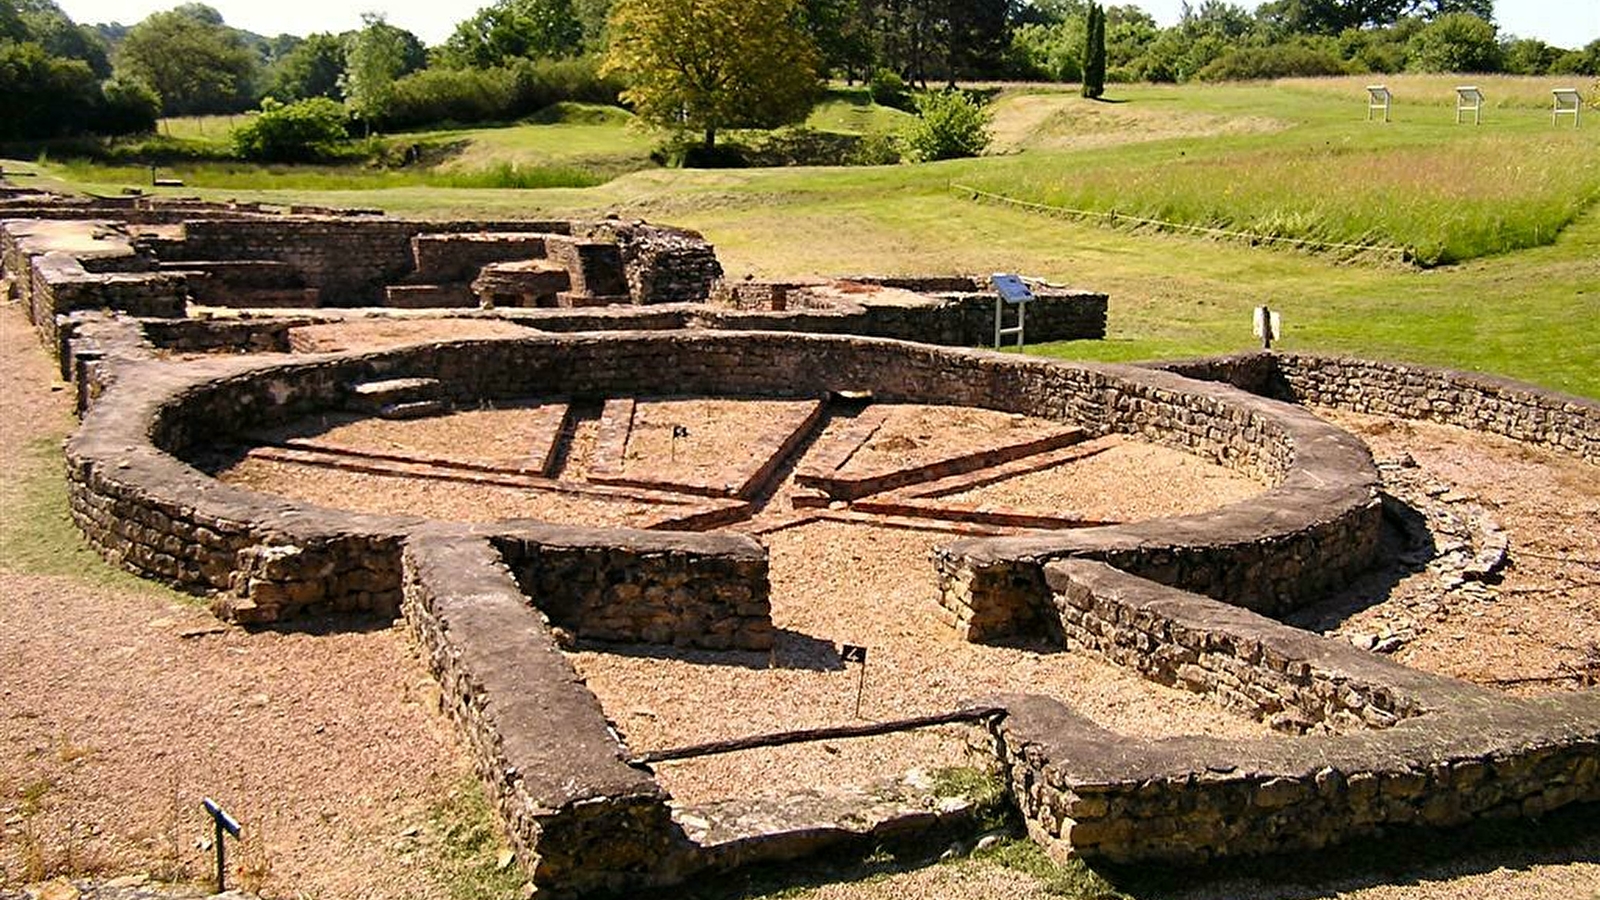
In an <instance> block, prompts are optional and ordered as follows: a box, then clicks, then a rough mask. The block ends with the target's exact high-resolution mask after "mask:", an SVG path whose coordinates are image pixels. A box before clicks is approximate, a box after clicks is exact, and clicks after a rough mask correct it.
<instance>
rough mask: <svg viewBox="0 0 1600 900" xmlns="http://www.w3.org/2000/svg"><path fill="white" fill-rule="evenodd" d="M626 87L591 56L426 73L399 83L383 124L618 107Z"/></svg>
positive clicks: (493, 119)
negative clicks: (578, 106) (579, 106)
mask: <svg viewBox="0 0 1600 900" xmlns="http://www.w3.org/2000/svg"><path fill="white" fill-rule="evenodd" d="M621 91H622V84H621V83H620V82H618V81H616V80H615V79H613V78H608V77H603V76H601V75H600V72H599V63H598V62H597V61H596V60H595V59H593V58H590V57H586V58H580V59H559V60H550V59H542V60H526V59H524V60H517V61H516V62H514V63H512V64H511V65H508V66H502V67H498V68H492V69H443V68H434V69H424V70H422V71H421V72H414V73H412V74H410V75H407V76H406V77H404V78H401V79H399V80H398V81H396V82H395V83H394V87H393V90H392V91H391V92H390V97H389V101H388V105H387V108H386V109H385V111H384V114H383V115H382V116H381V117H380V119H379V121H378V123H377V124H379V125H380V126H381V127H383V128H387V129H399V128H415V127H421V126H425V125H433V124H436V123H443V122H456V123H462V124H470V123H474V122H507V121H511V120H513V119H519V118H521V117H523V116H526V115H530V114H532V113H535V112H537V111H539V110H542V109H545V108H547V107H549V106H552V105H554V104H557V103H566V102H576V103H601V104H610V105H615V104H616V103H617V97H618V95H619V94H620V93H621Z"/></svg>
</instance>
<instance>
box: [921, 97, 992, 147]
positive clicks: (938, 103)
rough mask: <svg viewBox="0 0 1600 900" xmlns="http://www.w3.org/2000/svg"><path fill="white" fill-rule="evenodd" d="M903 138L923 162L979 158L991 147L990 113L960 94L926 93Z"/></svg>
mask: <svg viewBox="0 0 1600 900" xmlns="http://www.w3.org/2000/svg"><path fill="white" fill-rule="evenodd" d="M901 139H902V140H903V141H904V142H905V147H906V151H907V153H908V154H909V155H910V156H911V157H912V158H913V159H916V160H919V161H921V162H932V161H934V160H939V159H957V158H960V157H964V156H977V155H978V154H980V153H982V152H983V151H984V150H985V149H986V148H988V146H989V113H988V111H987V110H985V109H984V108H983V107H982V106H979V105H978V103H977V102H975V101H974V100H973V99H972V98H971V97H969V96H967V95H966V94H964V93H961V92H960V91H938V92H934V93H929V94H923V95H922V96H920V97H918V98H917V120H916V121H915V122H913V123H911V124H910V125H909V126H907V128H906V130H905V132H904V133H903V135H902V137H901Z"/></svg>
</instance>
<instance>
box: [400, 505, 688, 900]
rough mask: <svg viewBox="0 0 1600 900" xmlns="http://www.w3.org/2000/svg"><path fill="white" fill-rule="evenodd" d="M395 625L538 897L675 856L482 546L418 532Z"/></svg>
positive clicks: (612, 740) (505, 572)
mask: <svg viewBox="0 0 1600 900" xmlns="http://www.w3.org/2000/svg"><path fill="white" fill-rule="evenodd" d="M405 572H406V578H405V613H406V621H407V622H408V623H409V624H410V627H411V631H412V633H413V634H415V635H416V637H417V641H418V643H419V644H421V645H422V647H423V649H424V652H425V653H426V654H427V658H428V664H429V668H431V669H432V671H433V673H434V675H435V677H437V678H438V679H439V684H440V685H441V687H442V688H443V698H442V700H443V705H444V708H445V710H446V711H447V712H448V713H449V714H450V715H451V717H452V718H454V719H455V720H456V723H457V725H458V726H459V727H460V730H461V733H462V734H463V736H464V737H465V739H466V744H467V749H468V751H469V753H470V755H471V756H472V760H473V763H474V765H475V766H476V768H477V770H478V774H479V776H480V778H482V780H483V782H484V784H485V785H487V786H488V788H489V790H490V793H491V797H492V798H493V800H494V804H495V807H496V808H497V809H498V810H499V812H500V817H501V820H502V821H503V822H504V823H505V825H506V831H507V833H508V834H509V836H510V837H511V841H512V844H513V846H514V847H515V848H516V850H517V853H518V856H519V857H520V858H521V860H522V862H523V866H524V867H525V868H526V869H527V871H528V874H529V876H530V877H531V879H532V881H533V883H534V884H535V885H537V886H538V887H540V888H541V889H542V890H541V892H540V893H541V895H543V893H545V892H546V891H552V892H554V893H556V894H558V895H566V896H570V895H576V894H582V893H592V892H598V891H614V890H620V889H624V888H627V887H632V886H637V885H640V884H646V883H650V882H651V881H652V880H654V878H653V877H652V873H653V872H655V871H657V870H659V869H660V868H662V867H663V865H664V864H667V863H669V862H670V861H671V860H672V859H673V858H674V857H675V856H676V855H678V853H679V852H680V851H681V844H682V836H681V832H679V831H678V830H677V829H676V828H675V826H674V825H673V823H672V820H671V817H670V813H669V811H668V809H667V803H666V799H667V798H666V795H665V793H663V792H662V790H661V789H660V788H659V787H658V786H657V785H656V782H655V779H654V777H652V776H651V775H650V773H648V772H646V771H641V770H639V769H636V768H633V767H631V766H629V765H627V764H626V761H625V760H626V758H627V753H626V751H625V750H624V748H623V747H622V745H621V743H620V742H619V741H618V739H617V735H616V732H615V731H613V730H612V728H611V726H610V723H609V722H607V721H606V717H605V713H604V711H603V710H602V709H601V708H600V702H599V701H598V700H596V699H595V696H594V694H593V693H591V692H590V691H589V689H588V688H586V687H585V686H584V685H583V681H582V679H581V678H580V677H579V676H578V673H577V672H576V671H574V670H573V668H572V664H571V663H570V662H568V661H567V659H566V657H565V656H563V655H562V654H561V652H560V650H559V649H558V648H557V647H556V644H555V641H554V639H553V638H552V636H551V633H550V629H549V626H548V623H547V622H546V621H545V619H544V617H543V616H542V615H540V614H539V612H538V611H537V610H535V609H533V608H532V607H530V606H529V605H528V600H527V598H526V597H525V596H523V594H522V592H521V590H520V589H519V588H518V586H517V582H516V580H515V579H514V578H513V577H512V575H511V572H510V570H509V569H507V568H506V565H505V563H504V562H502V561H501V559H500V557H499V554H498V553H497V552H496V551H495V549H494V548H493V547H492V546H490V544H489V542H488V541H487V540H463V539H461V538H459V537H455V536H449V535H439V536H428V535H422V536H418V537H416V538H414V539H412V541H411V542H410V543H409V544H408V545H407V547H406V551H405Z"/></svg>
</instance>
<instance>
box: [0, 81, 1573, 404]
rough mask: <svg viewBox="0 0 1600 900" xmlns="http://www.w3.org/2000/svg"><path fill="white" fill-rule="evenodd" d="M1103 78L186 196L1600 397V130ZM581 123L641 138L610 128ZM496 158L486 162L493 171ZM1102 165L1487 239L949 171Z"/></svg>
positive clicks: (1226, 201)
mask: <svg viewBox="0 0 1600 900" xmlns="http://www.w3.org/2000/svg"><path fill="white" fill-rule="evenodd" d="M1402 84H1403V83H1402ZM1399 89H1400V87H1397V90H1399ZM1528 90H1531V89H1528ZM1112 94H1113V99H1117V100H1123V101H1126V102H1123V103H1116V104H1091V103H1088V102H1087V101H1082V100H1081V99H1079V98H1077V97H1075V96H1073V95H1071V94H1068V93H1065V92H1062V91H1050V90H1040V89H1021V90H1010V91H1007V92H1005V93H1003V94H1002V95H1001V97H1000V98H999V100H998V101H997V104H996V112H997V116H996V119H997V123H996V124H997V129H998V128H999V126H1000V125H1002V124H1005V127H1007V128H1009V129H1010V131H1009V133H1010V134H1011V135H1012V138H1013V140H1014V142H1015V146H1014V147H1013V152H1010V153H1007V154H1005V155H1000V156H994V157H987V158H983V159H978V160H964V161H956V162H950V163H939V164H932V165H918V166H910V165H903V166H889V167H879V168H857V169H814V168H813V169H783V170H735V171H726V170H725V171H684V170H662V169H653V170H646V171H636V172H633V173H630V174H625V175H622V176H621V177H618V178H615V179H613V180H611V181H608V182H606V183H605V184H601V185H597V186H594V187H588V188H552V189H544V190H503V189H487V188H470V187H458V188H446V187H427V186H419V185H405V186H396V187H392V188H385V189H381V190H365V189H364V190H318V189H315V188H314V187H308V186H302V185H299V184H296V183H294V182H293V181H286V182H285V183H284V184H283V187H282V188H279V189H272V190H246V189H243V188H239V189H227V190H222V189H210V190H185V191H182V192H181V193H187V194H202V195H204V196H209V197H212V198H217V199H226V198H229V197H237V198H239V199H254V200H262V201H267V202H280V203H287V202H295V203H312V204H324V205H351V206H377V207H381V208H384V209H387V210H389V211H391V212H393V213H396V214H403V215H418V216H431V217H440V218H443V217H474V216H484V217H488V216H494V217H502V216H507V217H510V216H526V217H541V216H549V215H592V214H604V213H613V212H614V213H618V214H621V215H625V216H636V217H641V218H649V219H653V220H656V221H661V222H666V223H672V224H681V225H686V226H688V227H692V228H697V229H700V230H701V231H703V232H704V233H705V234H706V235H707V236H708V237H709V238H710V239H711V240H712V241H713V242H714V243H715V244H716V245H717V248H718V252H719V254H720V256H721V258H722V260H723V262H724V265H725V267H726V268H727V271H728V273H729V274H730V275H731V276H733V277H743V276H744V275H745V274H753V275H756V276H758V277H779V276H781V277H804V276H828V275H840V274H861V273H883V274H893V273H917V272H927V273H949V272H962V273H984V272H991V271H996V270H1008V271H1021V272H1024V273H1027V274H1032V275H1039V276H1043V277H1046V278H1050V279H1052V280H1055V281H1060V282H1066V283H1069V284H1073V285H1077V286H1081V287H1086V288H1093V289H1098V290H1103V291H1106V292H1107V293H1109V294H1110V295H1111V317H1110V318H1111V328H1110V334H1109V335H1108V338H1107V340H1105V341H1092V342H1073V343H1069V344H1059V345H1049V346H1045V347H1040V348H1036V349H1037V352H1042V353H1048V354H1051V355H1057V356H1062V357H1070V358H1079V359H1097V360H1132V359H1144V358H1151V357H1172V356H1185V355H1194V354H1201V353H1215V352H1225V351H1235V350H1241V349H1248V348H1249V347H1250V346H1251V345H1252V339H1251V337H1250V310H1251V308H1252V307H1254V306H1256V305H1259V304H1262V303H1266V304H1269V305H1271V306H1272V307H1273V308H1274V309H1278V310H1281V311H1282V312H1283V316H1284V325H1285V335H1284V339H1283V341H1282V343H1281V346H1282V347H1283V348H1284V349H1287V350H1304V351H1315V352H1331V353H1349V354H1355V355H1362V356H1368V357H1375V358H1387V359H1395V360H1404V361H1414V362H1421V363H1428V364H1433V365H1445V366H1454V367H1458V368H1463V369H1472V370H1480V371H1485V372H1493V373H1499V374H1503V375H1508V376H1511V377H1515V378H1522V379H1526V380H1529V381H1533V382H1536V383H1539V384H1543V385H1546V386H1548V387H1552V388H1556V389H1560V390H1564V391H1568V392H1571V393H1575V394H1581V395H1585V396H1590V397H1600V338H1597V337H1596V335H1600V212H1597V211H1596V209H1595V206H1596V201H1597V200H1600V130H1597V129H1594V128H1585V129H1581V130H1578V131H1576V132H1574V131H1573V130H1572V129H1570V127H1568V128H1567V129H1566V130H1558V129H1552V128H1551V127H1550V126H1549V119H1548V114H1547V113H1545V112H1544V111H1543V110H1540V109H1534V108H1532V107H1513V108H1509V109H1507V110H1505V111H1504V112H1503V113H1497V116H1500V115H1503V116H1504V117H1505V121H1503V122H1500V123H1498V124H1493V125H1491V122H1492V121H1493V119H1490V120H1486V123H1485V125H1484V126H1481V127H1477V128H1474V127H1472V126H1459V127H1458V126H1455V125H1454V124H1453V112H1452V111H1451V109H1450V108H1448V107H1439V108H1436V109H1433V110H1432V112H1431V115H1433V116H1434V118H1436V119H1438V120H1439V121H1431V120H1430V121H1418V122H1415V123H1410V124H1408V123H1405V122H1396V123H1393V124H1391V125H1388V126H1384V125H1380V124H1375V123H1368V122H1366V121H1365V118H1364V115H1365V106H1364V102H1365V101H1364V99H1363V97H1361V96H1355V97H1346V96H1344V95H1343V93H1339V90H1338V88H1337V87H1336V86H1329V85H1320V84H1318V85H1313V86H1311V87H1306V86H1302V85H1300V84H1299V83H1296V84H1294V85H1290V86H1279V87H1274V86H1183V87H1151V86H1137V87H1117V88H1115V89H1114V90H1113V92H1112ZM839 102H840V103H841V104H842V105H848V102H847V100H840V101H839ZM1108 109H1109V110H1114V111H1113V112H1110V113H1106V110H1108ZM835 112H836V113H838V114H840V115H849V113H848V112H847V111H845V110H843V109H842V108H841V109H839V110H835ZM830 115H831V113H830ZM1419 117H1420V116H1419ZM1003 118H1004V119H1005V122H1004V123H1002V121H1001V120H1002V119H1003ZM1026 121H1032V122H1033V123H1034V124H1033V125H1032V126H1031V128H1032V131H1029V130H1028V126H1026ZM562 127H564V128H566V127H575V126H562ZM584 127H601V128H614V129H615V132H616V134H617V135H619V139H625V140H635V141H637V140H641V138H639V137H638V136H637V135H636V133H630V132H627V130H626V128H625V127H624V126H622V125H621V124H616V123H614V124H602V125H598V126H593V125H585V126H584ZM518 130H519V129H505V130H485V131H486V132H487V131H496V132H497V133H496V134H495V135H494V136H492V137H486V138H481V139H482V140H503V141H506V142H507V143H509V144H515V143H517V142H519V141H528V142H530V143H531V144H537V143H538V142H539V141H540V140H542V139H543V138H541V137H531V136H529V137H524V136H520V135H517V134H516V133H515V132H516V131H518ZM556 134H559V132H557V133H556ZM621 135H629V136H628V137H627V138H621V137H620V136H621ZM1067 138H1071V140H1067ZM475 139H480V138H475ZM596 139H597V140H601V141H602V143H603V141H604V139H603V137H597V138H596ZM619 146H622V145H620V144H619ZM637 146H638V145H637V144H635V145H633V147H635V148H637ZM494 159H496V157H495V156H494V155H493V154H492V153H489V154H486V155H485V156H484V157H483V161H484V164H485V165H488V164H489V163H490V161H492V160H494ZM9 166H10V164H9V163H8V167H9ZM56 171H57V172H58V173H61V171H62V170H59V169H58V170H56ZM66 174H69V175H72V176H73V179H74V183H75V184H77V185H78V186H85V187H95V188H99V189H102V190H105V189H112V188H115V187H116V186H117V184H116V182H114V181H112V182H97V181H96V180H95V179H93V178H92V177H88V176H90V175H92V174H93V173H92V172H91V173H78V172H67V173H66ZM1380 175H1381V176H1382V177H1381V178H1380V177H1379V176H1380ZM1358 176H1360V177H1358ZM1297 179H1298V180H1297ZM1106 180H1110V181H1111V182H1113V183H1114V184H1117V185H1124V186H1127V187H1128V191H1129V195H1128V196H1129V197H1133V198H1137V197H1143V198H1145V199H1147V200H1149V201H1150V202H1155V203H1161V204H1168V205H1170V206H1171V207H1172V208H1174V209H1178V210H1179V214H1183V210H1185V209H1193V210H1196V211H1195V212H1191V213H1188V214H1189V215H1193V216H1196V217H1205V216H1209V215H1211V214H1212V213H1211V211H1212V210H1217V211H1220V213H1218V214H1219V215H1227V216H1234V217H1236V219H1237V220H1252V221H1254V220H1259V219H1260V218H1262V216H1263V213H1262V210H1263V209H1267V208H1269V207H1272V205H1273V204H1274V203H1282V204H1283V208H1282V210H1281V211H1280V213H1279V215H1280V217H1281V218H1284V219H1288V218H1292V217H1294V216H1300V217H1303V218H1305V219H1307V220H1308V221H1309V220H1315V219H1316V217H1317V216H1319V215H1321V216H1324V217H1325V218H1326V219H1327V220H1329V221H1336V222H1344V223H1347V224H1344V225H1342V226H1340V228H1342V229H1344V230H1347V231H1354V232H1356V233H1355V234H1354V235H1353V236H1354V237H1356V238H1359V239H1365V240H1373V241H1393V240H1405V239H1406V238H1404V237H1403V236H1397V235H1398V234H1399V232H1398V231H1395V230H1396V229H1399V230H1408V231H1407V233H1409V234H1410V235H1411V237H1410V238H1409V240H1411V241H1416V242H1418V243H1419V244H1420V242H1422V241H1425V240H1432V241H1435V242H1438V243H1439V244H1440V245H1441V246H1457V244H1452V243H1450V242H1451V241H1457V242H1459V241H1461V240H1466V238H1461V237H1459V236H1460V235H1463V234H1471V233H1477V234H1480V235H1482V234H1489V235H1490V237H1487V238H1484V237H1480V238H1474V239H1473V240H1477V241H1479V245H1476V250H1477V251H1479V252H1477V253H1469V252H1466V251H1461V252H1460V253H1459V254H1458V255H1459V258H1461V259H1464V260H1465V261H1464V262H1459V263H1456V264H1452V265H1444V266H1440V267H1438V268H1432V269H1423V268H1418V267H1416V266H1412V265H1406V264H1401V263H1397V262H1394V261H1392V260H1389V259H1386V258H1385V257H1381V256H1378V257H1360V258H1358V260H1357V261H1355V262H1350V261H1345V260H1342V258H1341V257H1340V255H1338V254H1331V253H1322V254H1317V253H1309V252H1304V251H1299V250H1291V249H1268V248H1262V247H1253V246H1250V245H1249V244H1248V243H1247V242H1242V241H1231V240H1218V239H1213V238H1208V237H1203V236H1195V235H1187V234H1178V233H1160V232H1155V231H1151V230H1149V229H1126V228H1120V227H1106V226H1105V225H1103V224H1098V223H1096V222H1095V221H1091V220H1082V221H1080V220H1073V219H1069V218H1060V217H1054V216H1050V215H1044V214H1039V213H1036V212H1029V211H1026V210H1023V209H1018V208H1012V207H1007V206H1002V205H996V204H993V203H985V202H974V201H973V200H971V199H969V198H968V197H967V196H965V195H963V194H962V193H961V192H959V191H956V190H952V188H951V184H952V183H958V184H962V183H966V184H972V183H975V184H978V185H980V186H984V187H985V188H987V189H993V190H994V191H995V192H996V193H1003V194H1007V195H1019V194H1020V195H1023V196H1028V192H1029V191H1033V192H1035V194H1034V195H1033V196H1039V192H1042V191H1044V190H1046V189H1051V190H1063V191H1067V190H1085V191H1099V192H1101V193H1098V194H1096V196H1100V197H1103V198H1105V199H1104V200H1103V201H1102V202H1107V203H1116V204H1118V205H1119V208H1127V207H1126V206H1122V204H1125V203H1129V202H1131V201H1130V200H1129V199H1124V196H1123V195H1122V194H1119V193H1117V192H1116V191H1113V190H1109V189H1102V188H1101V187H1099V185H1100V183H1101V182H1103V181H1106ZM1364 180H1372V181H1373V182H1374V183H1375V184H1377V185H1379V186H1378V187H1372V186H1370V185H1364V184H1361V183H1359V182H1362V181H1364ZM1230 185H1232V186H1233V187H1234V189H1233V191H1232V193H1231V194H1230V193H1229V191H1228V188H1229V186H1230ZM1196 198H1202V199H1205V200H1206V203H1205V204H1201V203H1199V201H1198V200H1197V199H1196ZM1186 204H1188V205H1186ZM1207 204H1209V205H1207ZM1163 208H1165V207H1163ZM1341 216H1342V217H1343V218H1339V217H1341ZM1252 217H1254V218H1252ZM1206 221H1207V223H1208V224H1209V223H1211V222H1212V221H1215V220H1212V219H1206ZM1228 221H1229V222H1230V223H1233V224H1236V221H1235V220H1228ZM1497 222H1498V223H1500V227H1499V230H1495V229H1494V228H1493V227H1492V226H1494V225H1495V223H1497ZM1463 223H1464V224H1463ZM1486 228H1487V231H1485V229H1486ZM1386 229H1388V230H1386ZM1472 229H1478V231H1477V232H1473V231H1472ZM1319 233H1322V232H1319ZM1325 233H1327V234H1330V235H1338V234H1340V229H1339V228H1331V230H1329V231H1327V232H1325ZM1342 236H1346V237H1348V236H1352V235H1342Z"/></svg>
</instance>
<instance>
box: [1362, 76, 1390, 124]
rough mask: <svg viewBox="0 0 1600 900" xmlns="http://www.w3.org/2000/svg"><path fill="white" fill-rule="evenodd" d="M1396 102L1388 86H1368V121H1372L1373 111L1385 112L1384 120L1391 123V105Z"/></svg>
mask: <svg viewBox="0 0 1600 900" xmlns="http://www.w3.org/2000/svg"><path fill="white" fill-rule="evenodd" d="M1393 100H1394V95H1393V94H1391V93H1389V88H1388V86H1387V85H1382V84H1369V85H1367V121H1368V122H1371V121H1372V112H1373V110H1378V109H1381V110H1383V120H1384V121H1385V122H1387V121H1389V105H1390V102H1391V101H1393Z"/></svg>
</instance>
